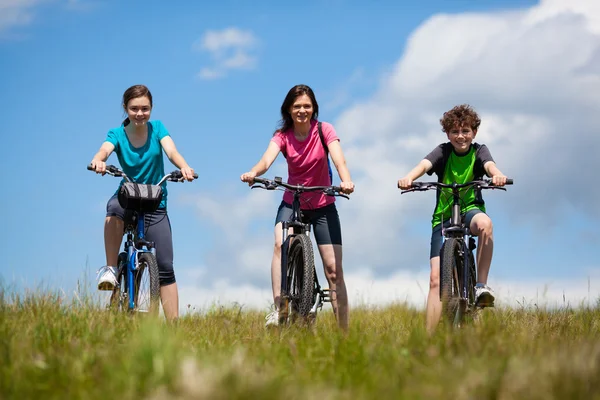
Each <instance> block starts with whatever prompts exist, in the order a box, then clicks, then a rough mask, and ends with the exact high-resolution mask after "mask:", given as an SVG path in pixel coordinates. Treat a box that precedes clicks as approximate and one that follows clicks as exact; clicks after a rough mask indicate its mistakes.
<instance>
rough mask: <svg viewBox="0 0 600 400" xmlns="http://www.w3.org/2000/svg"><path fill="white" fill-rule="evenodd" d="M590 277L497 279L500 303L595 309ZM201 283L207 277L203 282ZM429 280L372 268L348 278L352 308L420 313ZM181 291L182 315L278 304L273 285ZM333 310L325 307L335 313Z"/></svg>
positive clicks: (183, 286)
mask: <svg viewBox="0 0 600 400" xmlns="http://www.w3.org/2000/svg"><path fill="white" fill-rule="evenodd" d="M190 271H191V270H190ZM588 273H589V278H581V279H568V280H559V281H554V282H553V281H551V280H548V281H547V282H532V281H518V280H497V281H496V285H495V294H496V305H497V306H498V307H506V306H511V307H515V306H516V307H519V306H525V307H535V306H538V307H550V308H553V307H565V306H569V307H575V308H576V307H579V306H582V305H583V306H594V305H595V304H596V302H597V301H598V300H600V295H599V293H600V268H596V269H595V270H590V271H588ZM178 274H179V276H181V275H186V274H187V271H185V270H184V271H178ZM192 274H193V273H192ZM203 277H204V276H203ZM204 278H205V277H204ZM200 279H203V278H198V280H200ZM182 282H185V283H182ZM428 282H429V274H428V272H426V271H420V272H410V271H399V272H397V273H395V274H393V275H392V276H390V277H389V278H385V279H381V278H377V277H376V276H374V274H373V272H372V271H369V270H358V271H355V272H352V273H350V274H347V276H346V286H347V290H348V296H349V300H350V306H351V307H359V306H385V305H389V304H393V303H405V304H407V305H410V306H412V307H415V308H417V309H424V308H425V305H426V301H427V293H428V290H429V286H428V284H429V283H428ZM179 293H180V294H179V296H180V308H181V310H182V312H187V311H192V312H194V311H202V310H206V309H208V308H210V307H211V306H213V305H215V304H216V305H222V306H231V305H234V304H238V305H242V306H243V307H244V308H245V309H259V310H265V311H266V310H267V309H268V308H269V307H270V305H271V304H272V302H273V300H272V294H271V290H270V287H258V286H255V285H251V284H248V283H242V284H236V282H234V281H232V280H229V279H219V280H218V281H215V282H213V283H212V284H210V285H207V286H203V287H198V286H196V285H193V284H190V280H189V279H182V280H180V283H179ZM328 307H329V306H326V307H325V308H326V309H327V310H330V309H329V308H328Z"/></svg>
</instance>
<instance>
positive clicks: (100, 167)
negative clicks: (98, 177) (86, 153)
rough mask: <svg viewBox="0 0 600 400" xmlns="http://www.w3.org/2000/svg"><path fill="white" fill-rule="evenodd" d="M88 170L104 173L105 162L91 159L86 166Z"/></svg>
mask: <svg viewBox="0 0 600 400" xmlns="http://www.w3.org/2000/svg"><path fill="white" fill-rule="evenodd" d="M88 169H89V170H90V171H94V172H96V173H97V174H102V175H104V174H106V162H104V161H99V160H92V162H91V163H90V165H89V166H88Z"/></svg>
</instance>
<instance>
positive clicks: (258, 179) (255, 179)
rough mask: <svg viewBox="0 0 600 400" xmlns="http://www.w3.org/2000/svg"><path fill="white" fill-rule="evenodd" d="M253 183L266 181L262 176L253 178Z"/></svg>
mask: <svg viewBox="0 0 600 400" xmlns="http://www.w3.org/2000/svg"><path fill="white" fill-rule="evenodd" d="M254 183H263V184H264V183H267V179H264V178H254Z"/></svg>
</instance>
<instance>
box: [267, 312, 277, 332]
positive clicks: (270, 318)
mask: <svg viewBox="0 0 600 400" xmlns="http://www.w3.org/2000/svg"><path fill="white" fill-rule="evenodd" d="M265 319H266V320H267V322H266V323H265V327H267V328H268V327H269V326H278V325H279V311H277V310H275V311H272V312H271V313H269V314H268V315H267V316H266V317H265Z"/></svg>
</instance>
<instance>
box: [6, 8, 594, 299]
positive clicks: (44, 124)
mask: <svg viewBox="0 0 600 400" xmlns="http://www.w3.org/2000/svg"><path fill="white" fill-rule="evenodd" d="M566 3H567V2H564V1H559V0H546V1H542V2H536V1H521V0H511V1H506V0H504V1H496V0H488V1H485V2H474V1H467V0H463V1H453V0H444V1H427V2H419V3H418V4H417V3H414V4H413V3H412V2H410V3H407V4H404V5H400V4H398V2H396V1H377V2H370V3H365V2H359V1H347V0H321V1H305V2H302V3H289V4H288V3H286V4H284V3H281V2H275V1H264V2H246V1H241V0H240V1H225V0H224V1H220V2H213V3H211V4H210V5H207V4H206V2H191V1H190V2H172V3H169V4H167V3H159V2H156V4H154V5H151V6H150V5H149V4H148V3H147V2H140V1H132V2H126V3H123V2H116V1H100V0H97V1H91V0H88V1H86V0H75V1H73V0H70V1H67V0H28V1H18V2H17V1H13V0H0V11H1V12H0V14H2V16H0V60H2V61H1V62H0V87H1V88H2V90H0V107H1V109H3V110H4V112H3V120H4V121H3V133H2V140H3V143H4V149H5V151H4V153H5V154H4V157H2V159H0V166H1V167H2V170H4V171H5V176H6V178H5V179H6V181H5V192H4V193H5V194H4V195H3V196H2V199H1V200H0V201H1V205H2V209H3V210H5V216H4V223H3V227H4V229H3V230H2V233H1V235H2V237H1V241H0V243H2V246H3V250H4V251H3V255H4V257H3V262H2V264H1V266H0V276H1V277H2V278H3V280H4V282H5V284H6V285H9V286H13V287H17V288H24V287H29V288H31V287H34V288H35V287H37V286H39V285H40V284H41V285H44V286H46V287H50V288H52V289H61V290H64V291H65V292H66V293H71V292H72V291H73V289H74V287H75V285H76V281H77V280H78V279H82V278H84V277H85V278H87V279H89V280H93V279H95V271H96V269H97V268H98V267H99V266H101V265H103V263H104V262H105V260H104V249H103V242H102V240H103V233H102V226H103V218H104V215H105V214H104V212H105V205H106V200H107V199H108V197H109V196H110V194H111V193H112V191H113V190H114V189H115V187H116V185H117V183H118V182H117V180H116V179H114V178H112V179H111V178H110V177H108V176H107V177H100V176H96V175H94V174H91V173H89V172H88V171H86V169H85V166H86V165H87V163H88V162H89V161H90V159H91V157H92V156H93V154H94V153H95V152H96V151H97V149H98V147H99V146H100V144H101V143H102V141H103V140H104V138H105V135H106V132H107V131H108V129H110V128H112V127H115V126H118V124H119V123H120V121H121V120H122V118H123V113H122V108H121V105H120V100H121V96H122V93H123V91H124V90H125V89H126V88H127V87H129V86H131V85H133V84H138V83H143V84H146V85H147V86H148V87H149V88H150V90H151V91H152V93H153V96H154V111H153V116H152V118H153V119H160V120H162V121H163V123H164V124H165V126H166V127H167V129H168V130H169V131H170V133H171V135H172V137H173V139H174V141H175V143H176V144H177V146H178V148H179V150H180V152H181V153H182V154H183V155H184V156H185V158H186V159H187V161H188V163H189V164H190V165H192V166H193V167H194V168H195V169H196V170H197V172H198V173H199V175H200V179H199V180H198V181H196V182H194V183H193V184H177V185H175V184H171V185H170V186H169V191H170V200H169V213H170V217H171V223H172V226H173V231H174V232H173V237H174V248H175V270H176V274H177V277H178V281H179V285H180V291H181V302H182V306H184V305H185V304H192V305H194V306H198V307H204V306H206V305H208V304H210V303H211V302H212V301H217V302H220V303H229V302H232V301H238V302H241V303H244V304H248V305H249V306H256V307H261V308H263V307H265V308H266V307H267V306H268V304H269V298H270V278H269V264H270V252H271V246H272V243H271V241H272V233H271V229H272V221H273V218H274V216H275V211H276V206H277V204H278V202H279V201H280V197H279V194H273V193H266V192H258V191H250V190H248V188H247V186H245V185H243V184H242V183H240V182H239V175H240V174H241V173H243V172H245V171H247V170H248V169H249V168H250V167H251V166H252V165H254V163H255V162H256V161H257V160H258V159H259V157H260V156H261V154H262V152H263V151H264V149H265V148H266V146H267V144H268V141H269V138H270V136H271V134H272V132H273V130H274V128H275V126H276V124H277V121H278V118H279V114H278V110H279V107H280V105H281V102H282V100H283V98H284V96H285V94H286V93H287V91H288V90H289V88H290V87H292V86H293V85H295V84H298V83H305V84H308V85H310V86H311V87H312V88H313V89H314V90H315V93H316V95H317V100H318V101H319V105H320V111H321V112H320V117H321V119H322V120H325V121H330V122H332V123H333V124H334V125H335V127H336V129H337V131H338V135H339V136H340V138H341V143H342V146H343V149H344V150H345V152H346V156H347V159H348V165H349V168H350V171H351V173H352V175H353V180H354V182H355V183H356V185H357V186H356V187H357V189H356V193H354V194H353V196H352V199H351V200H350V201H345V200H343V199H342V200H340V201H338V207H339V210H340V215H341V218H342V226H343V229H344V232H343V233H344V243H345V245H346V246H345V249H344V252H345V263H344V270H345V272H346V276H347V279H348V289H349V292H350V295H351V302H354V304H359V303H361V302H363V303H373V304H379V303H385V302H387V301H393V300H407V301H409V302H411V303H412V304H415V305H418V306H421V305H422V304H423V302H424V294H423V292H424V291H425V290H426V285H427V276H428V246H429V245H428V242H429V231H428V230H429V220H430V215H431V210H432V208H433V203H434V195H433V193H416V194H410V195H403V196H400V193H399V192H398V191H397V190H395V181H396V180H397V179H398V178H400V177H401V176H403V175H404V174H405V173H406V172H407V171H408V170H409V169H410V168H411V167H412V166H413V165H414V164H416V163H417V162H418V161H419V160H420V159H422V157H423V156H424V155H425V154H427V153H428V152H429V151H430V150H431V149H432V148H433V147H435V145H437V144H439V143H441V142H442V141H444V135H443V133H442V132H441V131H440V129H439V123H438V120H439V118H440V116H441V114H442V113H443V112H444V111H446V110H448V109H449V108H451V107H452V106H454V105H455V104H459V103H465V102H468V103H471V104H472V105H473V106H474V107H475V108H476V109H477V110H478V111H479V112H480V114H481V117H482V119H483V124H482V127H481V130H480V133H479V136H478V141H480V142H482V143H486V144H488V147H489V148H490V150H491V152H492V155H493V156H494V157H495V159H496V161H497V164H498V166H499V167H500V168H501V169H502V170H503V171H504V172H505V173H506V174H507V175H509V176H511V177H514V179H515V186H514V187H511V188H509V191H508V192H506V193H502V192H493V193H490V192H486V193H485V198H486V201H487V203H488V209H489V211H490V215H491V216H492V219H493V220H494V224H495V235H496V253H495V256H494V261H493V264H492V270H491V275H490V285H491V286H492V287H493V288H495V289H496V291H497V292H498V294H499V298H500V299H501V300H502V301H505V302H506V303H507V304H508V303H515V302H516V301H521V302H522V301H526V302H542V301H547V302H556V301H558V302H562V297H563V295H564V296H565V298H566V299H567V301H569V302H571V303H574V304H579V302H581V301H584V300H586V299H587V298H588V297H590V295H591V297H592V301H593V300H594V299H595V298H597V297H598V295H599V293H600V264H599V262H598V260H597V257H596V254H595V251H594V250H595V249H596V248H597V247H598V242H599V241H600V234H599V233H598V231H597V229H595V227H596V226H598V223H599V222H600V213H599V212H598V207H597V198H598V196H599V195H600V190H599V189H598V188H597V187H593V186H592V185H590V183H589V182H593V180H594V178H595V177H596V173H595V171H597V169H598V167H600V165H599V164H600V163H599V161H598V158H597V151H598V148H599V145H600V141H599V139H598V137H597V135H595V133H596V132H595V130H597V126H598V122H600V121H598V115H600V90H598V89H600V45H599V43H600V41H599V40H598V39H600V8H599V7H598V6H597V5H595V4H592V2H589V1H585V0H579V1H577V0H574V1H571V2H568V3H569V4H566ZM110 161H112V162H113V163H115V164H116V163H117V160H116V157H114V156H113V157H112V158H111V160H110ZM168 165H169V166H168V167H167V170H170V169H171V166H170V164H168ZM276 174H277V175H282V174H285V165H284V162H283V161H282V160H278V161H277V162H276V164H275V165H274V167H273V169H272V170H271V171H269V172H267V174H266V175H267V176H274V175H276ZM317 267H318V268H320V264H319V263H318V265H317ZM320 276H321V277H322V276H323V275H322V271H321V275H320Z"/></svg>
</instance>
